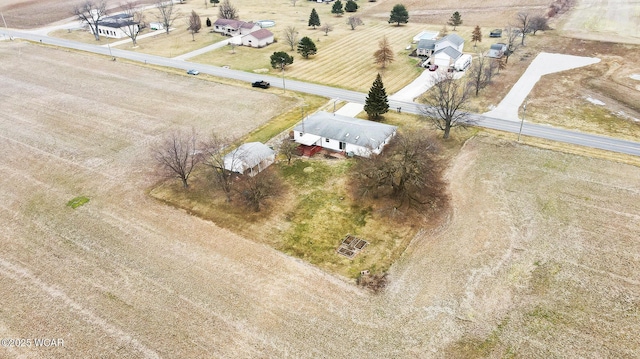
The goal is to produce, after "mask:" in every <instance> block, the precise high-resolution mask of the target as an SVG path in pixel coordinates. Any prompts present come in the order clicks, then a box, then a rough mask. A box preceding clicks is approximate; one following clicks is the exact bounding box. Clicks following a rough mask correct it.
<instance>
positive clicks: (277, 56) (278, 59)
mask: <svg viewBox="0 0 640 359" xmlns="http://www.w3.org/2000/svg"><path fill="white" fill-rule="evenodd" d="M292 63H293V56H291V55H289V54H287V53H286V52H284V51H277V52H274V53H273V55H271V67H273V68H274V69H280V70H284V68H285V67H286V66H287V65H291V64H292Z"/></svg>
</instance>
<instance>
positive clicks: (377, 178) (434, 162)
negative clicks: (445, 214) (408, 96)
mask: <svg viewBox="0 0 640 359" xmlns="http://www.w3.org/2000/svg"><path fill="white" fill-rule="evenodd" d="M439 153H440V149H439V146H438V145H437V141H436V140H435V139H433V138H430V137H429V136H425V134H424V132H423V131H415V130H414V131H410V132H404V133H398V134H397V135H396V137H395V138H394V139H392V141H391V142H390V143H389V145H388V146H387V147H385V150H384V152H383V153H382V154H380V155H373V154H372V155H371V156H370V157H368V158H364V157H358V158H357V161H356V165H355V166H354V168H353V175H352V178H353V180H352V188H353V189H354V190H355V193H356V195H357V196H359V197H369V198H373V199H381V200H384V199H386V198H390V199H393V200H396V201H397V202H396V203H395V204H394V207H395V208H401V207H403V206H404V205H407V206H409V207H422V206H429V207H437V206H438V205H439V204H440V202H441V201H442V200H443V199H445V198H446V193H445V192H446V191H444V188H445V185H444V181H443V179H442V172H443V166H442V163H441V161H440V156H439Z"/></svg>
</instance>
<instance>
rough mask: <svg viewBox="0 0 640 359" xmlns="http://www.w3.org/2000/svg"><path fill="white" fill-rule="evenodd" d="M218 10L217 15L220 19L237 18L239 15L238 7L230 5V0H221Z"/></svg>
mask: <svg viewBox="0 0 640 359" xmlns="http://www.w3.org/2000/svg"><path fill="white" fill-rule="evenodd" d="M218 10H219V15H218V16H219V17H220V18H221V19H233V20H237V19H238V17H239V15H238V9H236V8H235V7H234V6H233V5H231V2H230V1H229V0H223V1H222V4H220V7H219V8H218Z"/></svg>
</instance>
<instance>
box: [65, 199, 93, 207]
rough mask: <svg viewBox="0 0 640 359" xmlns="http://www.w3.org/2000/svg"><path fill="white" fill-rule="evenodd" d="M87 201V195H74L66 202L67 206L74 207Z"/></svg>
mask: <svg viewBox="0 0 640 359" xmlns="http://www.w3.org/2000/svg"><path fill="white" fill-rule="evenodd" d="M87 202H89V198H88V197H84V196H80V197H76V198H74V199H72V200H70V201H69V202H67V206H69V207H71V208H73V209H76V208H78V207H80V206H82V205H84V204H85V203H87Z"/></svg>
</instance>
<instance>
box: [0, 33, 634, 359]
mask: <svg viewBox="0 0 640 359" xmlns="http://www.w3.org/2000/svg"><path fill="white" fill-rule="evenodd" d="M0 66H2V70H3V71H1V72H0V83H2V84H3V86H0V101H1V103H2V110H3V111H2V112H0V151H1V152H2V153H3V156H2V158H0V170H1V171H2V172H3V173H4V174H5V175H3V176H1V177H0V197H1V198H3V201H1V202H0V224H2V228H3V231H1V232H0V241H1V243H2V247H1V248H0V297H1V298H2V304H3V307H2V310H0V337H2V338H26V337H43V336H44V337H53V338H62V339H63V340H64V346H63V347H58V348H47V349H46V350H43V348H17V347H2V348H0V356H1V357H20V356H25V357H33V358H45V357H46V358H77V357H148V358H154V357H167V358H177V357H180V358H199V357H286V356H290V357H296V358H317V357H322V356H325V357H331V358H354V357H357V358H380V357H394V358H415V357H426V358H442V357H447V358H450V357H451V358H469V357H504V356H509V355H515V356H517V357H566V358H584V357H587V358H603V357H622V358H625V357H628V358H631V357H634V356H635V354H637V353H638V351H640V341H639V339H638V337H637V335H635V334H636V333H638V332H639V331H640V301H639V299H638V298H640V289H639V286H638V283H639V282H640V268H639V265H638V258H640V247H639V245H640V244H639V242H638V238H637V233H638V232H639V231H640V227H639V223H640V218H638V213H640V208H639V207H638V206H639V205H640V188H639V187H638V181H637V179H638V178H640V169H639V168H638V167H634V166H630V165H624V164H619V163H615V162H608V161H604V160H597V159H590V158H585V157H580V156H574V155H567V154H562V153H556V152H552V151H547V150H540V149H536V148H533V147H529V146H526V145H522V144H516V143H513V142H510V141H505V140H499V139H496V138H495V137H492V136H490V135H483V134H481V135H479V136H477V137H475V138H472V139H470V140H469V141H468V142H467V143H466V144H465V145H464V146H463V147H462V149H461V151H460V153H459V154H458V155H457V156H456V157H455V158H454V159H453V161H452V163H451V165H450V169H449V171H448V174H447V178H448V180H449V181H450V193H451V197H452V206H453V211H452V213H451V216H450V219H449V221H448V222H447V223H445V224H444V225H443V226H442V227H441V228H439V229H437V230H435V231H433V232H430V233H423V234H421V235H420V236H418V237H417V238H416V239H414V241H413V242H412V243H411V245H410V246H409V248H408V249H407V250H406V252H405V253H404V255H403V256H402V257H401V258H400V260H399V261H398V262H397V263H396V264H395V265H394V266H393V267H392V268H391V272H390V280H391V282H390V283H391V284H390V287H389V288H388V289H387V290H386V291H385V292H384V293H382V294H380V295H371V294H370V293H368V292H366V291H363V290H361V289H358V288H357V287H356V286H355V285H353V283H351V282H349V281H348V280H346V279H344V278H342V277H339V276H333V275H330V274H328V273H326V272H323V271H321V270H319V269H318V268H315V267H313V266H311V265H309V264H307V263H305V262H303V261H301V260H299V259H294V258H291V257H289V256H286V255H284V254H282V253H279V252H277V251H276V250H273V249H272V248H270V247H268V246H266V245H264V244H256V243H254V242H251V241H249V240H247V239H245V238H243V237H241V236H238V235H236V234H234V233H231V232H229V231H227V230H224V229H221V228H219V227H217V226H215V225H214V224H213V223H211V222H208V221H205V220H202V219H199V218H197V217H194V216H192V215H190V214H188V213H186V212H185V211H182V210H178V209H174V208H172V207H169V206H166V205H164V204H162V203H160V202H158V201H156V200H153V199H152V198H150V196H148V195H147V190H148V189H149V188H151V187H152V186H153V185H154V183H156V182H157V181H158V177H156V176H155V174H154V171H153V170H152V164H151V163H150V154H149V146H150V144H152V143H154V142H156V141H158V140H160V139H161V138H162V137H163V135H165V134H168V133H170V132H171V131H173V130H175V129H183V130H189V129H190V128H191V127H192V126H193V127H195V128H196V129H198V130H201V131H203V132H206V131H209V130H212V129H216V130H218V131H221V132H223V133H229V134H237V133H246V132H248V131H250V130H251V129H253V128H255V127H256V126H259V125H260V123H264V121H267V120H268V119H269V118H270V117H271V116H273V115H274V114H276V113H279V112H280V111H282V109H283V108H284V109H287V108H293V107H296V106H298V105H299V104H298V103H297V102H296V101H294V100H291V99H287V98H281V97H278V96H275V95H274V94H272V93H269V92H264V91H253V90H251V89H246V88H238V87H232V86H227V85H222V84H216V83H211V82H208V81H203V80H202V79H200V78H194V77H187V76H186V75H176V74H167V73H163V72H159V71H155V70H152V69H147V68H144V67H141V66H135V65H130V64H126V63H124V62H115V63H114V62H111V61H108V60H107V59H105V58H103V57H93V56H89V55H84V54H79V53H75V52H68V51H61V50H55V49H51V48H48V47H45V46H39V45H31V44H28V43H21V42H17V41H16V42H3V43H0ZM95 69H99V70H97V71H96V70H95ZM93 71H96V72H95V73H94V72H93ZM89 80H92V81H91V82H90V81H89ZM94 91H95V92H94ZM92 93H93V95H92ZM236 98H243V99H244V101H243V104H244V106H243V107H240V106H238V107H237V108H236V107H234V108H229V107H230V106H228V104H229V103H230V101H231V100H233V99H236ZM162 101H164V103H163V102H162ZM78 196H86V197H87V198H88V199H89V202H87V203H85V204H84V205H83V206H81V207H78V208H76V209H72V208H70V207H68V206H67V202H68V201H69V200H71V199H72V198H75V197H78Z"/></svg>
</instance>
